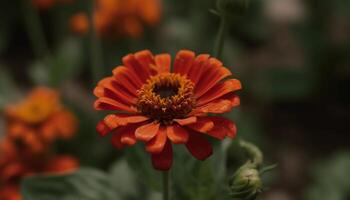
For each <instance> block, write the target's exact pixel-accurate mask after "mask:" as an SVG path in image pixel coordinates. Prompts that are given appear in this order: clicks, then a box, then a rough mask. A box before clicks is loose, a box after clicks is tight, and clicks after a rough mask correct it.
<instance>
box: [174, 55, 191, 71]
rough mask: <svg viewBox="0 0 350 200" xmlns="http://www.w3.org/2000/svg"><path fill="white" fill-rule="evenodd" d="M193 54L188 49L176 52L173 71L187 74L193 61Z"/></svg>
mask: <svg viewBox="0 0 350 200" xmlns="http://www.w3.org/2000/svg"><path fill="white" fill-rule="evenodd" d="M194 58H195V54H194V52H192V51H189V50H181V51H179V52H178V53H177V55H176V57H175V61H174V73H178V74H181V75H187V73H188V72H189V71H190V69H191V66H192V63H193V61H194Z"/></svg>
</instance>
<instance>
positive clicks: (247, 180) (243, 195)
mask: <svg viewBox="0 0 350 200" xmlns="http://www.w3.org/2000/svg"><path fill="white" fill-rule="evenodd" d="M229 187H230V192H231V196H232V197H233V198H234V199H243V200H254V199H256V197H257V196H258V195H259V194H260V193H261V192H262V191H263V184H262V181H261V178H260V173H259V171H258V170H257V169H256V165H255V164H253V163H251V162H247V163H246V164H244V165H243V166H242V167H240V168H239V169H238V170H237V171H236V173H235V174H234V176H233V177H232V179H231V180H230V185H229Z"/></svg>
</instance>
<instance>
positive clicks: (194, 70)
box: [187, 54, 210, 85]
mask: <svg viewBox="0 0 350 200" xmlns="http://www.w3.org/2000/svg"><path fill="white" fill-rule="evenodd" d="M209 57H210V56H209V54H200V55H198V56H197V57H196V59H195V60H194V62H193V64H192V65H191V67H190V69H189V71H188V73H187V77H188V78H189V79H191V80H192V82H193V83H194V84H195V85H196V84H197V82H198V81H199V78H200V77H201V76H202V74H203V73H204V71H205V70H206V69H207V68H208V65H209Z"/></svg>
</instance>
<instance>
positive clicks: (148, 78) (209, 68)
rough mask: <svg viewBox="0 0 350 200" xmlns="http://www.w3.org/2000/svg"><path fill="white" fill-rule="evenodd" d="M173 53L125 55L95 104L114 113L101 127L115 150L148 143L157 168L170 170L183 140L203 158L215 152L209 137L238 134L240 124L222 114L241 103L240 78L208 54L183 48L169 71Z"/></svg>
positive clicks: (102, 84)
mask: <svg viewBox="0 0 350 200" xmlns="http://www.w3.org/2000/svg"><path fill="white" fill-rule="evenodd" d="M170 65H171V57H170V55H169V54H158V55H153V54H152V53H151V52H150V51H147V50H145V51H140V52H137V53H135V54H129V55H127V56H125V57H124V58H123V65H122V66H118V67H116V68H115V69H114V70H113V75H112V76H110V77H107V78H105V79H103V80H101V81H100V82H99V83H98V85H97V86H96V88H95V90H94V94H95V95H96V96H97V97H98V99H97V100H96V101H95V104H94V107H95V109H97V110H110V111H115V112H116V113H114V114H110V115H107V116H106V117H105V118H104V119H103V120H102V121H100V122H99V123H98V125H97V131H98V132H99V133H100V134H101V135H102V136H104V135H106V134H107V133H109V132H111V133H112V134H113V135H112V144H113V145H114V146H115V147H117V148H123V147H125V146H132V145H134V144H135V143H136V142H137V141H143V142H145V143H146V151H147V152H149V153H150V154H151V157H152V163H153V166H154V168H156V169H158V170H168V169H170V167H171V165H172V157H173V156H172V144H185V145H186V147H187V149H188V150H189V152H190V153H191V154H192V155H193V156H194V157H196V158H197V159H199V160H204V159H206V158H207V157H209V156H210V155H211V154H212V146H211V144H210V143H209V142H208V141H207V139H206V138H205V137H206V136H211V137H214V138H217V139H220V140H222V139H224V138H225V137H226V136H227V137H231V138H234V137H235V135H236V126H235V124H234V123H233V122H231V121H230V120H228V119H225V118H223V117H221V116H213V115H211V116H208V114H209V113H212V114H220V113H225V112H229V111H230V110H231V109H232V108H233V107H235V106H238V105H239V97H238V96H237V95H236V94H235V92H236V91H237V90H239V89H241V84H240V81H238V80H237V79H226V78H228V77H229V76H231V72H230V71H229V70H228V69H227V68H225V67H224V66H223V65H222V63H221V62H220V61H219V60H217V59H215V58H210V56H209V55H207V54H201V55H198V56H196V55H195V54H194V53H193V52H191V51H187V50H182V51H180V52H178V54H177V55H176V57H175V61H174V64H173V65H174V67H173V70H171V69H170V68H171V66H170Z"/></svg>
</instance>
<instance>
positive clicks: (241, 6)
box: [216, 0, 249, 16]
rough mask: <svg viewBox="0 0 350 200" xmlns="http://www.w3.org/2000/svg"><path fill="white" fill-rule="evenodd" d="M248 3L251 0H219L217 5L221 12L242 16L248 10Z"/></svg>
mask: <svg viewBox="0 0 350 200" xmlns="http://www.w3.org/2000/svg"><path fill="white" fill-rule="evenodd" d="M248 3H249V0H217V2H216V6H217V9H218V11H219V12H220V13H221V14H224V15H230V16H240V15H242V14H243V13H244V12H245V11H246V9H247V7H248Z"/></svg>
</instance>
